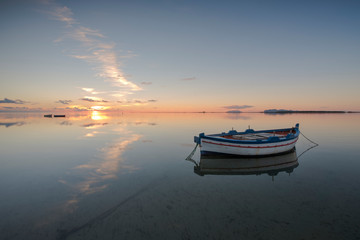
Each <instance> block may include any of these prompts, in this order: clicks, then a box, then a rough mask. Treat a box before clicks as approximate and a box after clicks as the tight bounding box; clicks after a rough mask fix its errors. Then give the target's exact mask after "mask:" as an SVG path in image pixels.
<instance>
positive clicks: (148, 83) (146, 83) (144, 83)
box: [141, 82, 152, 85]
mask: <svg viewBox="0 0 360 240" xmlns="http://www.w3.org/2000/svg"><path fill="white" fill-rule="evenodd" d="M141 84H142V85H151V84H152V82H141Z"/></svg>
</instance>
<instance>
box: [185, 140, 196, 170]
mask: <svg viewBox="0 0 360 240" xmlns="http://www.w3.org/2000/svg"><path fill="white" fill-rule="evenodd" d="M198 146H199V143H196V146H195V148H194V149H193V150H192V151H191V153H190V154H189V156H187V158H185V160H187V161H190V162H193V163H195V165H196V166H199V165H198V163H197V162H196V161H195V160H194V159H192V157H193V156H194V154H195V151H196V149H197V147H198Z"/></svg>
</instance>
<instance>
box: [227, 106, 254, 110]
mask: <svg viewBox="0 0 360 240" xmlns="http://www.w3.org/2000/svg"><path fill="white" fill-rule="evenodd" d="M252 107H254V106H250V105H230V106H223V108H226V109H246V108H252Z"/></svg>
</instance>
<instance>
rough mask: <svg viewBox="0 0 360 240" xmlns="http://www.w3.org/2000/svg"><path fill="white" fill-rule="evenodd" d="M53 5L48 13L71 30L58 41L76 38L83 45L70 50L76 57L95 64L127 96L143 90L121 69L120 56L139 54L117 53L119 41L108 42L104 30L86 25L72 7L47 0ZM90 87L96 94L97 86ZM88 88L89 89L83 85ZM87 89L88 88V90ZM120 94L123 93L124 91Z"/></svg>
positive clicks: (96, 68) (100, 73)
mask: <svg viewBox="0 0 360 240" xmlns="http://www.w3.org/2000/svg"><path fill="white" fill-rule="evenodd" d="M45 2H46V3H47V4H46V5H47V6H48V7H49V8H50V10H49V11H47V13H48V14H49V15H50V16H51V17H52V18H53V19H55V20H57V21H60V22H64V23H65V24H66V27H67V33H66V34H65V36H64V37H62V38H60V39H58V40H57V42H62V41H65V40H66V39H70V40H75V41H76V42H78V43H80V44H81V47H80V48H77V50H76V52H75V48H74V49H70V52H72V54H70V55H71V56H72V57H74V58H77V59H81V60H83V61H86V62H88V63H89V64H91V65H92V66H94V68H95V70H96V73H97V75H98V76H99V77H101V78H102V79H104V80H105V81H107V82H111V84H112V85H113V86H116V87H119V88H120V90H119V92H120V93H121V94H122V95H123V96H126V95H128V93H129V92H130V93H132V92H134V91H138V90H141V87H139V86H138V85H137V84H135V83H133V82H132V81H130V80H129V79H128V77H127V75H125V74H124V72H123V71H122V69H121V68H120V66H121V62H120V61H119V58H123V57H125V58H129V57H132V56H135V55H134V54H133V53H132V52H129V51H128V52H127V55H125V56H117V51H116V50H115V44H114V43H111V42H110V43H109V42H106V41H105V40H106V36H104V35H103V34H102V33H101V32H100V31H98V30H95V29H91V28H88V27H85V26H82V25H81V24H80V23H79V22H78V21H77V20H76V19H75V18H74V14H73V13H72V11H71V9H70V8H68V7H66V6H59V5H58V4H56V3H54V2H51V1H45ZM90 89H91V88H88V90H89V92H92V93H93V94H96V92H94V90H93V89H91V90H90ZM83 90H85V88H83ZM85 91H87V90H85ZM120 93H119V94H120Z"/></svg>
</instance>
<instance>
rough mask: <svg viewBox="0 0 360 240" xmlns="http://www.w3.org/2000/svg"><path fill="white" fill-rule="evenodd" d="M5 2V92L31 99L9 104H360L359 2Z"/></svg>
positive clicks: (0, 20) (151, 107) (251, 107)
mask: <svg viewBox="0 0 360 240" xmlns="http://www.w3.org/2000/svg"><path fill="white" fill-rule="evenodd" d="M0 9H1V10H0V11H1V12H0V30H1V35H0V43H1V44H0V52H1V53H2V54H1V56H0V61H1V66H0V79H1V88H0V100H4V99H5V98H7V99H10V100H14V101H15V100H21V101H23V103H22V104H16V103H5V102H6V101H4V103H1V101H0V108H3V107H7V108H8V109H9V108H13V109H17V108H23V107H26V108H29V109H33V108H34V109H40V108H41V109H52V108H65V107H66V108H75V109H89V108H91V107H93V106H95V105H99V106H100V105H101V106H103V107H104V108H109V109H119V110H125V111H126V110H129V111H185V110H186V111H187V110H189V111H197V110H198V111H203V110H205V111H227V110H228V107H229V106H238V107H240V108H241V107H244V106H246V108H245V110H248V111H257V110H264V109H268V108H286V109H300V110H305V109H306V110H317V109H321V110H326V109H327V110H360V109H359V106H360V100H359V99H360V98H359V97H358V90H359V89H360V81H359V76H360V71H359V66H360V64H359V63H360V57H359V56H360V45H359V42H360V30H359V27H358V26H360V2H358V1H221V2H219V1H206V2H205V1H101V2H100V1H84V0H77V1H45V0H42V1H40V0H39V1H31V0H30V1H2V2H1V3H0ZM84 89H85V90H84ZM59 100H67V102H63V101H59ZM89 100H90V101H89ZM62 102H63V103H67V104H63V103H62Z"/></svg>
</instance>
